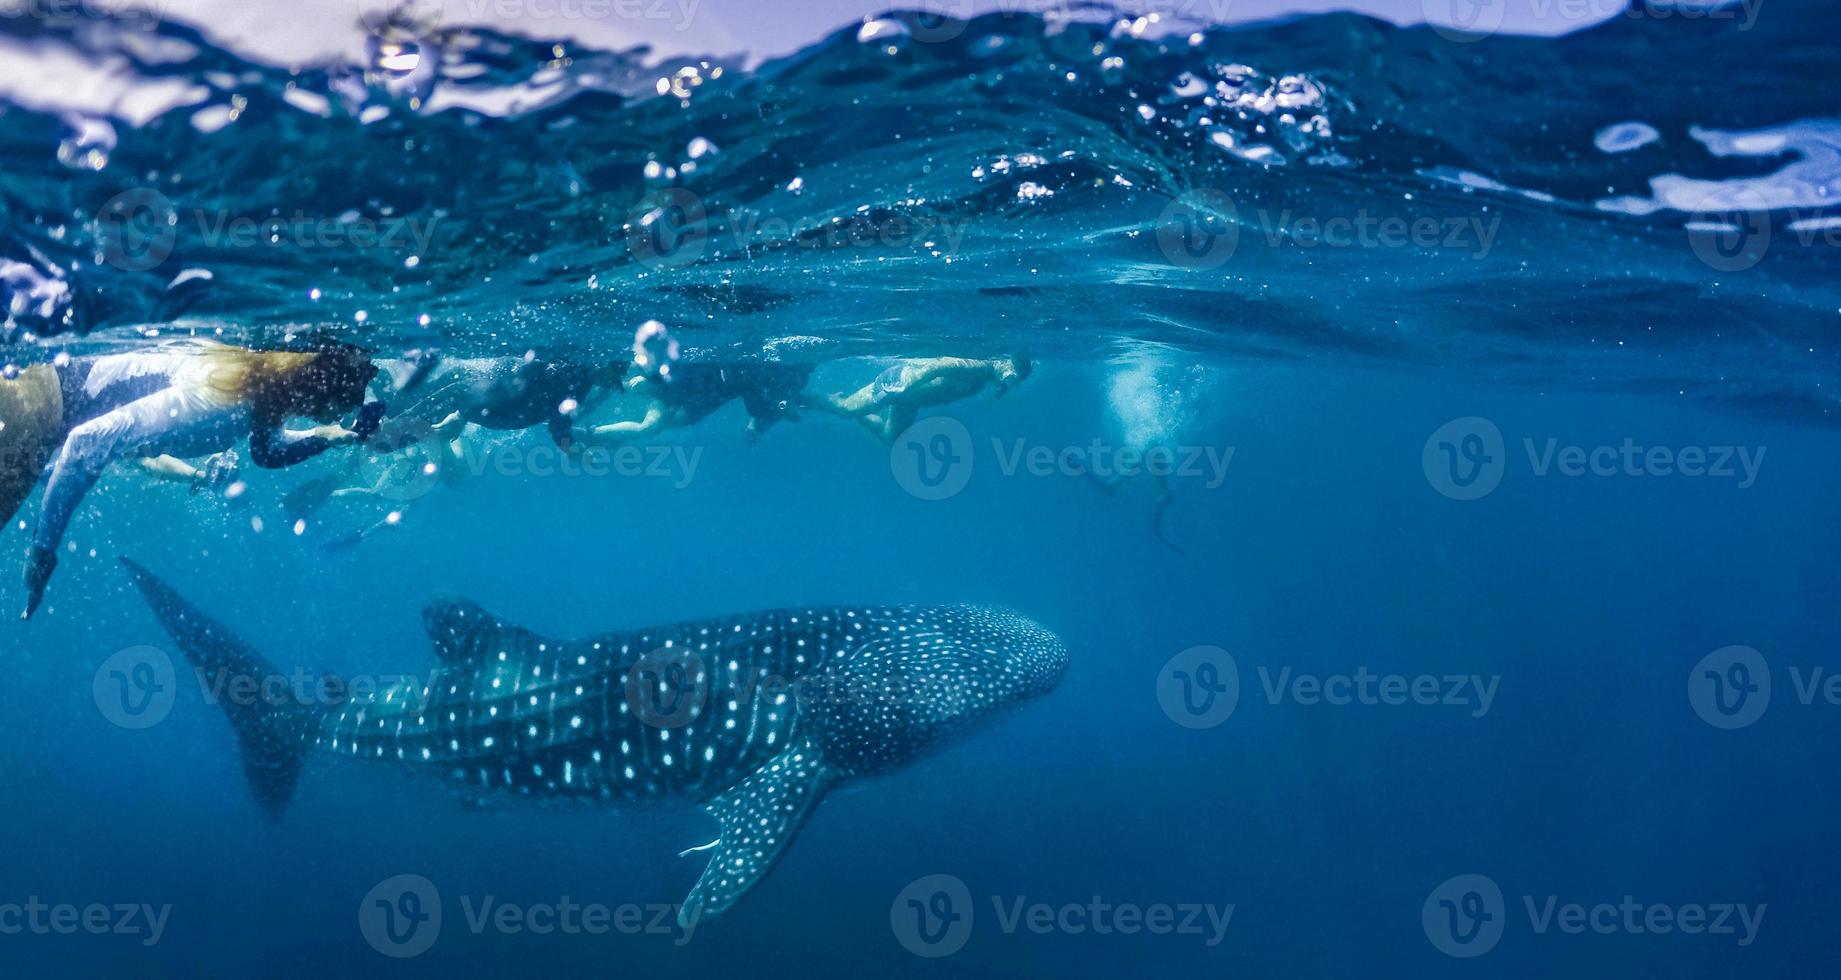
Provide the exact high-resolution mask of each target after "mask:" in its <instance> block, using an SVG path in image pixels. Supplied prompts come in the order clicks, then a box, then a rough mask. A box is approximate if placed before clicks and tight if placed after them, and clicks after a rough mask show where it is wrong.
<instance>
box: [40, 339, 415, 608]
mask: <svg viewBox="0 0 1841 980" xmlns="http://www.w3.org/2000/svg"><path fill="white" fill-rule="evenodd" d="M376 373H377V369H376V367H375V366H373V365H372V363H371V358H370V355H369V354H368V353H366V352H365V351H363V350H361V349H359V348H357V347H353V346H351V345H349V344H343V343H339V342H337V341H330V340H327V341H319V342H315V343H314V344H312V345H311V346H310V347H307V348H306V349H303V350H298V351H252V350H245V349H242V348H237V347H230V346H226V345H223V344H217V343H185V344H176V345H172V346H169V347H162V348H159V349H156V350H152V351H146V352H142V353H133V354H116V355H109V356H104V357H98V358H94V359H85V360H83V361H72V362H70V363H69V364H68V365H65V366H62V367H59V368H57V369H56V370H55V371H54V372H53V377H55V378H56V380H57V382H58V394H57V401H59V402H61V404H60V405H59V416H60V418H59V424H60V427H61V428H62V429H63V434H62V437H61V439H60V440H59V441H58V443H57V445H58V448H57V451H56V454H55V456H54V458H53V461H52V463H51V478H50V482H49V483H47V484H46V486H45V496H44V504H43V508H42V512H41V513H40V515H39V520H38V526H37V527H36V529H35V530H34V532H33V537H32V551H31V554H30V557H29V558H28V561H27V565H26V576H25V577H26V592H27V597H26V608H25V612H24V615H23V616H22V617H21V618H24V619H30V618H32V614H33V613H34V612H36V611H37V610H38V606H39V603H40V602H41V601H42V600H43V598H44V593H45V586H46V584H47V583H49V582H50V580H51V575H52V573H53V572H54V571H55V570H56V569H57V563H58V558H57V548H58V545H59V543H60V542H62V540H63V538H64V532H65V530H66V529H67V528H68V527H69V526H70V521H71V518H72V517H73V516H74V515H75V514H76V510H77V506H78V504H80V503H81V502H82V500H83V497H84V496H85V495H86V494H87V493H88V492H89V490H90V488H91V487H93V486H94V485H95V483H96V481H97V479H99V478H100V477H101V476H102V472H103V470H105V469H106V468H107V467H108V465H109V464H110V463H112V462H115V461H117V460H126V459H132V458H159V457H167V456H171V457H184V456H192V457H197V456H206V455H209V454H213V453H221V452H223V451H225V450H228V449H230V448H231V447H232V446H233V445H234V444H235V443H237V442H238V441H240V440H241V439H242V438H244V437H245V436H247V437H248V439H249V451H250V459H251V460H252V461H254V462H255V464H256V465H257V466H260V467H263V468H265V469H280V468H282V467H287V466H292V465H294V464H296V463H301V462H304V461H306V460H308V459H312V458H313V457H315V456H318V455H319V454H321V453H323V452H325V451H326V450H328V449H331V448H333V447H335V446H340V445H345V444H347V443H352V442H356V441H359V440H362V439H363V438H365V437H366V436H368V435H370V434H371V433H372V432H375V431H376V429H377V426H378V423H379V421H380V420H381V419H382V417H383V408H384V406H383V404H382V403H381V402H372V403H370V404H365V403H364V397H365V387H366V386H367V385H369V384H370V382H371V379H372V378H373V377H374V376H375V375H376ZM46 386H47V381H46V376H45V375H43V374H40V375H38V376H36V377H35V378H34V380H33V387H32V389H31V391H30V397H31V398H32V399H33V400H32V403H31V404H30V405H28V406H27V407H29V408H32V409H34V410H35V411H36V413H37V414H38V415H39V416H41V421H40V422H39V423H38V425H39V426H40V427H42V426H43V425H44V422H43V421H42V419H43V418H48V417H49V413H48V412H47V408H48V403H49V400H50V399H51V397H52V396H51V395H50V393H49V389H48V388H47V387H46ZM16 400H19V401H23V399H16ZM352 410H359V411H358V420H357V421H356V422H355V423H354V424H353V426H352V428H350V429H347V428H344V427H343V426H340V425H336V424H322V425H320V426H319V427H317V428H314V429H311V430H307V431H294V430H291V429H288V428H286V427H285V425H286V423H287V421H288V420H289V419H291V418H294V417H296V416H304V417H307V418H312V419H315V420H317V421H320V422H322V423H332V422H334V421H335V420H336V419H337V418H338V417H339V416H340V415H341V414H343V413H345V412H347V411H352ZM31 458H32V457H31V454H30V453H29V452H28V453H25V454H19V455H17V456H16V457H15V458H14V459H11V460H8V463H9V464H11V465H12V466H13V467H14V469H13V470H12V471H10V472H9V473H8V474H7V482H8V483H9V485H11V484H16V483H18V482H19V481H21V480H23V479H25V477H24V475H23V471H24V468H25V466H26V465H29V463H30V462H31ZM181 465H186V464H181ZM159 468H166V469H168V470H169V472H177V470H176V469H173V468H172V467H171V464H170V463H164V464H158V465H157V466H156V471H157V469H159ZM27 492H28V493H29V492H30V487H29V485H28V487H27ZM15 506H16V505H15Z"/></svg>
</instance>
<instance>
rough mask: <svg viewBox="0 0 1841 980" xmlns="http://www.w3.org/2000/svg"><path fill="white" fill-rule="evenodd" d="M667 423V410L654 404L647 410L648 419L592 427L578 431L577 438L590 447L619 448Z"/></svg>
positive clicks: (575, 435)
mask: <svg viewBox="0 0 1841 980" xmlns="http://www.w3.org/2000/svg"><path fill="white" fill-rule="evenodd" d="M664 423H665V409H664V407H663V406H660V405H658V404H656V403H654V404H653V405H651V406H648V407H647V409H646V417H645V418H643V419H640V420H639V421H637V422H609V423H607V424H606V425H596V426H590V427H588V428H585V429H580V430H577V431H576V432H575V433H574V437H575V438H579V439H581V440H582V442H583V443H585V444H587V445H590V446H617V445H619V444H621V443H623V442H626V441H628V440H630V439H636V438H638V437H640V436H644V435H647V434H649V433H651V432H654V431H656V430H658V429H659V428H662V427H663V426H664Z"/></svg>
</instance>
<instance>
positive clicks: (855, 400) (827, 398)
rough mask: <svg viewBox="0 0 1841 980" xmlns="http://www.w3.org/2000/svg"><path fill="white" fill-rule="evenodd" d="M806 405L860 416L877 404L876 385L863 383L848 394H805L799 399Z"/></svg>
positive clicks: (837, 413) (840, 413)
mask: <svg viewBox="0 0 1841 980" xmlns="http://www.w3.org/2000/svg"><path fill="white" fill-rule="evenodd" d="M800 401H801V403H802V404H804V405H806V406H807V407H810V408H814V409H817V410H818V411H821V412H829V413H830V414H832V415H855V416H861V415H864V414H866V413H868V412H871V411H874V410H875V408H876V405H877V386H876V385H873V384H872V385H864V386H863V387H862V388H860V389H858V390H857V391H856V392H855V393H853V394H849V395H807V396H803V397H802V398H801V399H800Z"/></svg>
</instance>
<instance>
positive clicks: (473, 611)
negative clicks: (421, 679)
mask: <svg viewBox="0 0 1841 980" xmlns="http://www.w3.org/2000/svg"><path fill="white" fill-rule="evenodd" d="M422 625H423V627H425V628H426V629H427V630H428V639H429V642H430V643H433V644H434V645H435V656H437V657H440V658H441V662H442V663H446V664H460V663H467V662H469V661H472V660H476V659H478V658H480V657H482V656H484V655H485V654H486V653H487V651H488V648H493V647H495V646H496V645H497V644H498V643H499V642H500V640H499V638H500V637H501V636H502V635H503V634H504V633H506V632H507V631H508V628H507V627H506V626H505V624H503V623H501V622H499V620H498V617H496V616H494V615H492V614H491V613H489V612H487V611H486V607H484V606H482V605H480V604H479V603H477V602H472V601H470V600H467V599H443V600H440V601H437V602H431V603H429V604H428V607H427V608H425V609H423V610H422ZM520 632H521V631H520Z"/></svg>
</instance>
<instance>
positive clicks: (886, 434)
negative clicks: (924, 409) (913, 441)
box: [872, 402, 920, 445]
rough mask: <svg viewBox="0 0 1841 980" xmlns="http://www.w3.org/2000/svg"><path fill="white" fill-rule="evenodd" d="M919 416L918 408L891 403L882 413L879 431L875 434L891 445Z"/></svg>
mask: <svg viewBox="0 0 1841 980" xmlns="http://www.w3.org/2000/svg"><path fill="white" fill-rule="evenodd" d="M919 417H920V410H919V409H917V408H914V407H913V406H911V405H903V404H901V403H899V402H897V403H894V404H891V405H889V406H888V409H887V410H886V411H884V412H883V413H882V416H881V427H880V431H878V432H877V433H876V434H877V435H878V436H880V437H881V439H882V441H883V442H886V443H889V444H890V445H893V444H894V442H895V440H896V438H898V437H899V436H900V435H901V434H902V433H903V432H906V431H908V427H909V426H912V425H913V424H914V421H915V419H917V418H919ZM872 431H874V430H872Z"/></svg>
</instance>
